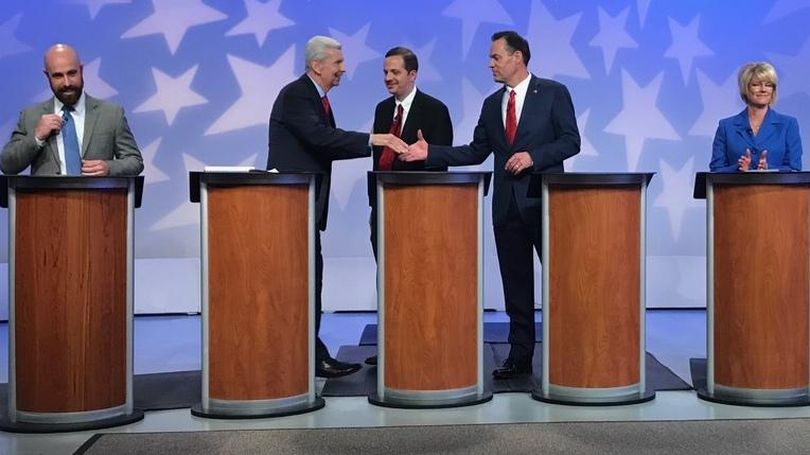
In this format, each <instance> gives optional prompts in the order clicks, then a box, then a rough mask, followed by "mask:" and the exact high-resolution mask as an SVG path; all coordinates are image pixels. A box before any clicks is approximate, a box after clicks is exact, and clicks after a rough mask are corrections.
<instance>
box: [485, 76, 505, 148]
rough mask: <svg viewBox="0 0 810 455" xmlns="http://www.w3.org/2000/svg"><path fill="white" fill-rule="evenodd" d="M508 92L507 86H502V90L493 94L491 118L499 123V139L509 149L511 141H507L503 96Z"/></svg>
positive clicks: (497, 128)
mask: <svg viewBox="0 0 810 455" xmlns="http://www.w3.org/2000/svg"><path fill="white" fill-rule="evenodd" d="M504 93H506V87H501V89H500V90H498V91H497V92H495V93H494V94H493V95H492V104H491V106H490V110H491V113H490V114H489V116H490V118H492V119H493V120H494V123H495V124H496V125H497V126H496V127H495V129H496V130H497V131H498V132H499V134H498V139H500V141H501V142H502V143H503V145H504V148H505V149H506V150H509V149H510V147H509V143H508V142H506V126H505V125H506V119H505V118H504V110H503V96H504Z"/></svg>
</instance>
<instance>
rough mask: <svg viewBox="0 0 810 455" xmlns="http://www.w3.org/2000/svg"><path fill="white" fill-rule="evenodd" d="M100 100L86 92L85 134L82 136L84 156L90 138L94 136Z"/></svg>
mask: <svg viewBox="0 0 810 455" xmlns="http://www.w3.org/2000/svg"><path fill="white" fill-rule="evenodd" d="M98 104H99V103H98V100H96V99H95V98H93V97H91V96H88V95H87V94H85V99H84V135H83V137H82V157H84V155H85V154H87V147H89V146H90V139H91V138H92V137H93V130H94V129H95V127H96V122H97V121H98V117H99V114H98Z"/></svg>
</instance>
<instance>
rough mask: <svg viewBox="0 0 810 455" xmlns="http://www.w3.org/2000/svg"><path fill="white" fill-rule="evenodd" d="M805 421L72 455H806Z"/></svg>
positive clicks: (97, 439) (343, 436) (191, 443)
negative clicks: (122, 454) (160, 454)
mask: <svg viewBox="0 0 810 455" xmlns="http://www.w3.org/2000/svg"><path fill="white" fill-rule="evenodd" d="M808 447H810V420H808V419H787V420H709V421H668V422H589V423H584V422H578V423H574V422H569V423H527V424H500V425H494V424H490V425H483V424H481V425H448V426H414V427H382V428H339V429H310V430H253V431H244V430H240V431H211V432H194V433H121V434H103V435H96V436H94V437H93V439H91V440H89V441H88V442H87V443H86V444H85V445H84V446H82V448H80V449H79V450H78V451H77V452H76V453H77V454H89V455H97V454H104V455H106V454H112V453H126V454H145V455H153V454H157V453H171V454H187V453H188V454H200V453H204V454H232V453H239V454H290V455H295V454H327V455H337V454H357V453H362V454H377V453H381V454H485V455H494V454H510V455H511V454H540V453H542V454H617V455H619V454H621V455H625V454H635V453H643V454H648V453H655V454H734V455H737V454H776V453H778V454H794V453H795V454H806V453H808Z"/></svg>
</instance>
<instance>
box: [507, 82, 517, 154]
mask: <svg viewBox="0 0 810 455" xmlns="http://www.w3.org/2000/svg"><path fill="white" fill-rule="evenodd" d="M515 134H517V114H515V91H514V90H510V91H509V102H508V103H506V143H507V144H509V145H512V144H513V143H514V142H515Z"/></svg>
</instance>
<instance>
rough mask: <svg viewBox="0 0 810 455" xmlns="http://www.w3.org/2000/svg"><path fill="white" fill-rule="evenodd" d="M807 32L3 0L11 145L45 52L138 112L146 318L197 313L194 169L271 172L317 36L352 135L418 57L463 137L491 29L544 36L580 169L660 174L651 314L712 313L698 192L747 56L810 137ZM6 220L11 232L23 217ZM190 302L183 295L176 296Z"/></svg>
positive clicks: (642, 11) (541, 68)
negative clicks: (388, 77)
mask: <svg viewBox="0 0 810 455" xmlns="http://www.w3.org/2000/svg"><path fill="white" fill-rule="evenodd" d="M808 23H810V1H807V0H777V1H767V0H765V1H763V0H756V1H754V0H746V1H735V2H717V1H715V2H707V1H702V0H685V1H684V0H682V1H677V2H675V1H673V2H652V1H651V0H604V1H596V0H573V1H553V0H415V1H410V2H387V1H346V0H344V1H337V0H334V1H328V0H311V1H299V0H295V1H294V0H268V1H261V0H62V1H36V0H33V1H32V0H3V3H2V7H0V43H2V44H0V70H1V71H0V74H2V75H3V85H4V90H3V98H4V102H3V103H2V104H0V133H1V134H2V137H3V139H4V140H5V138H7V137H8V135H9V134H10V132H11V130H12V128H13V124H14V123H15V122H16V120H17V115H18V113H19V111H20V110H21V109H22V108H23V107H24V106H27V105H29V104H31V103H33V102H36V101H41V100H44V99H46V98H47V97H48V96H49V91H48V86H47V83H46V80H45V78H44V76H43V75H42V72H41V70H42V54H43V52H44V50H45V49H47V48H48V47H49V46H50V45H52V44H54V43H55V42H67V43H70V44H73V45H74V46H75V47H76V48H77V49H78V50H79V51H80V53H81V56H82V59H83V62H84V64H85V80H86V91H87V92H88V93H90V94H92V95H94V96H97V97H101V98H108V99H110V100H113V101H114V102H117V103H119V104H122V105H123V106H124V107H125V108H126V110H127V113H128V118H129V121H130V124H131V126H132V129H133V131H134V132H135V135H136V137H137V139H138V143H139V144H140V146H141V148H142V150H143V153H144V159H145V163H146V170H145V172H144V174H145V176H146V190H145V196H144V205H143V208H142V209H140V210H139V211H138V212H137V217H136V228H137V232H136V235H137V237H136V239H137V240H136V255H137V257H138V258H139V266H138V269H137V270H138V280H139V281H138V288H137V292H138V294H137V296H138V303H137V305H138V308H139V310H140V311H163V310H177V309H180V310H185V309H191V310H193V309H194V308H196V305H198V295H197V294H194V292H198V291H197V287H198V280H199V278H198V276H197V275H196V274H197V273H198V272H197V257H198V255H199V235H198V230H199V214H198V207H197V206H196V205H192V204H190V203H189V202H187V200H188V194H187V193H188V191H187V186H188V183H187V172H188V171H190V170H200V169H202V167H203V166H204V165H255V166H257V167H263V166H264V165H265V162H266V159H267V119H268V116H269V112H270V108H271V106H272V102H273V100H274V99H275V96H276V94H277V93H278V90H279V89H280V88H281V87H282V86H283V85H284V84H286V83H287V82H289V81H290V80H292V79H293V78H295V77H296V76H297V75H299V74H300V73H301V72H302V71H303V68H304V59H303V51H304V45H305V43H306V41H307V40H308V38H309V37H311V36H312V35H315V34H326V35H331V36H333V37H335V38H337V39H338V40H340V41H341V42H342V43H343V45H344V52H345V56H346V61H347V74H346V76H345V77H344V79H343V82H342V83H341V86H340V87H339V88H337V89H335V90H334V91H333V92H331V93H330V99H331V100H332V104H333V107H334V110H335V113H336V117H337V122H338V125H339V126H340V127H343V128H347V129H358V130H369V129H370V127H371V124H372V116H373V108H374V106H375V104H376V103H377V102H378V101H380V100H381V99H383V98H384V97H385V96H387V93H386V92H385V88H384V85H383V80H382V79H383V78H382V60H383V55H384V53H385V51H386V50H387V49H389V48H391V47H393V46H395V45H406V46H409V47H412V48H413V49H414V50H415V51H416V53H417V55H418V56H419V59H420V64H421V68H420V71H419V79H418V81H417V85H418V86H419V87H420V88H421V89H423V90H425V91H426V92H428V93H430V94H432V95H434V96H437V97H439V98H440V99H442V100H443V101H444V102H445V103H446V104H447V105H448V107H449V108H450V112H451V116H452V119H453V122H454V126H455V137H456V143H462V142H465V141H469V139H470V138H471V132H472V129H473V126H474V125H475V123H476V120H477V118H478V113H479V111H480V107H481V101H482V100H483V98H484V97H485V96H486V95H487V94H488V93H490V92H492V91H493V90H494V89H496V86H495V84H494V83H493V81H492V79H491V74H490V71H489V70H488V69H487V64H488V57H487V54H488V49H489V43H490V41H489V38H490V35H491V34H492V33H493V32H495V31H498V30H503V29H514V30H517V31H518V32H520V33H521V34H524V36H526V37H527V38H528V40H529V42H530V45H531V48H532V54H533V58H532V61H531V62H530V69H531V70H532V71H533V72H534V73H535V74H537V75H540V76H544V77H551V78H554V79H557V80H559V81H561V82H563V83H565V84H566V85H567V86H568V88H569V89H570V91H571V93H572V95H573V99H574V104H575V107H576V112H577V116H578V120H579V126H580V131H581V134H582V144H583V147H582V152H581V153H580V154H579V155H578V156H577V157H575V158H574V159H571V160H569V161H568V162H566V168H567V169H568V170H576V171H654V172H657V175H656V177H655V178H654V179H653V181H652V184H651V186H650V188H649V193H648V229H649V231H648V250H647V253H648V255H649V260H648V279H649V287H650V290H649V291H648V304H649V305H650V306H657V305H658V306H683V305H686V306H700V305H703V303H704V296H705V290H704V288H703V287H702V286H703V281H702V280H703V279H704V278H703V274H704V273H705V272H704V271H705V258H704V256H705V241H704V236H705V228H704V223H705V204H704V203H703V202H702V201H695V200H693V199H692V198H691V190H692V184H693V178H694V173H695V172H696V171H700V170H706V169H707V168H708V160H709V155H710V150H711V139H712V136H713V134H714V131H715V128H716V126H717V121H718V120H719V119H720V118H721V117H726V116H730V115H733V114H735V113H737V112H739V111H740V110H741V109H742V108H743V104H742V102H741V101H740V99H739V96H738V91H737V86H736V73H737V70H738V68H739V67H740V65H741V64H743V63H745V62H749V61H754V60H768V61H771V62H773V63H774V64H775V66H776V68H777V70H778V71H779V74H780V84H779V93H780V101H779V104H778V105H777V109H778V110H780V111H782V112H784V113H788V114H791V115H795V116H797V117H798V118H799V121H800V125H801V128H803V130H804V133H805V134H804V136H805V138H806V137H807V131H808V129H810V125H808V120H810V103H809V102H808V101H810V99H808V97H809V96H810V83H808V81H810V40H808V34H810V27H807V25H806V24H808ZM491 166H492V165H491V161H490V162H487V163H485V164H484V165H482V166H480V168H481V169H491ZM370 167H371V163H370V161H369V160H368V159H363V160H353V161H348V162H343V163H340V164H338V165H336V168H335V169H336V170H335V178H334V182H335V183H334V187H333V194H332V201H331V207H330V210H331V212H330V217H331V219H330V223H329V226H330V228H329V231H328V232H327V234H326V236H325V243H324V249H325V255H326V257H327V272H326V273H327V277H326V289H327V294H328V296H327V298H326V301H325V307H326V308H332V309H343V308H348V309H352V308H353V309H359V308H373V307H374V305H375V301H374V263H373V259H372V257H371V249H370V247H369V242H368V225H367V223H366V219H367V217H368V207H367V203H366V198H365V171H366V170H368V169H369V168H370ZM487 216H488V215H487ZM487 223H488V224H487V228H488V231H489V219H487ZM0 225H2V229H3V231H2V232H3V236H4V237H5V236H6V234H5V231H6V229H7V227H6V212H5V211H2V212H0ZM486 242H487V244H486V249H487V268H486V273H487V306H491V307H500V306H501V305H502V304H501V302H500V299H501V296H500V279H499V277H498V273H497V266H496V265H495V264H496V263H495V259H494V242H493V241H492V238H491V234H488V236H487V239H486ZM6 258H7V246H6V242H5V241H3V242H2V250H0V261H3V262H5V261H6V260H7V259H6ZM167 273H170V275H168V276H170V277H172V279H171V280H168V281H167V280H166V279H165V277H166V276H167V275H166V274H167ZM4 275H5V274H4ZM2 279H3V280H5V276H3V278H2ZM3 282H4V281H3ZM170 288H171V289H170ZM156 289H163V290H162V291H157V290H156ZM172 289H173V290H172ZM178 289H179V291H178ZM175 291H176V292H177V293H178V295H180V296H182V297H177V296H175V297H167V295H168V294H171V293H172V292H175ZM181 291H182V292H181ZM186 291H188V292H186ZM2 294H5V291H2ZM3 298H5V295H3ZM178 298H179V300H178ZM180 301H183V302H185V303H178V302H180Z"/></svg>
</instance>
